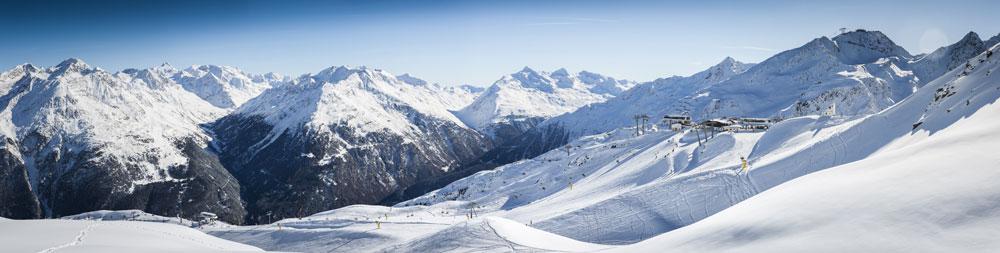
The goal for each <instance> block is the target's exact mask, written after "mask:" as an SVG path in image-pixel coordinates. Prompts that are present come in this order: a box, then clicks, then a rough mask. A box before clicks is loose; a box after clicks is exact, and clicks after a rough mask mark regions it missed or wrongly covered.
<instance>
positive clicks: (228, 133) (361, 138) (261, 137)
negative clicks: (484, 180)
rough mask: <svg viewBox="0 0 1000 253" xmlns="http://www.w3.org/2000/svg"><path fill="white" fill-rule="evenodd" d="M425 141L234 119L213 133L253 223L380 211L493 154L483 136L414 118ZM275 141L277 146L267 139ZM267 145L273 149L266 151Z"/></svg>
mask: <svg viewBox="0 0 1000 253" xmlns="http://www.w3.org/2000/svg"><path fill="white" fill-rule="evenodd" d="M401 109H402V111H404V112H408V115H410V119H411V122H412V123H414V125H415V126H416V127H417V128H419V129H420V132H421V133H422V135H421V136H419V137H417V138H416V139H411V138H413V137H406V138H404V137H402V136H399V135H395V134H390V133H385V132H370V133H366V134H360V133H357V132H355V129H351V128H349V127H347V126H344V125H332V126H329V127H328V129H311V128H309V127H306V126H305V125H301V126H300V127H297V128H289V129H299V130H286V131H285V132H282V133H281V134H279V135H277V136H269V134H270V132H271V130H272V128H273V126H271V125H270V124H268V123H267V122H266V121H265V120H264V119H263V118H262V117H260V116H246V115H240V114H234V115H230V116H227V117H224V118H222V119H220V120H219V121H218V122H216V123H215V124H214V126H213V129H214V131H215V133H216V134H217V137H218V140H219V143H220V145H219V146H220V150H219V153H220V154H221V155H220V157H221V160H222V162H223V164H225V165H226V168H228V169H229V170H230V172H231V173H232V174H233V175H235V176H236V178H237V179H239V181H240V183H241V184H242V185H243V197H244V199H245V200H246V202H247V203H246V208H247V210H248V211H249V215H248V216H247V218H246V220H247V222H249V223H262V222H269V221H273V220H276V219H281V218H287V217H302V216H306V215H310V214H313V213H316V212H320V211H325V210H330V209H334V208H338V207H342V206H346V205H351V204H359V203H363V204H376V203H379V202H380V201H382V199H384V198H386V197H388V196H390V195H392V194H394V193H396V192H397V191H401V190H403V189H405V188H407V187H409V186H411V185H413V184H415V183H416V182H417V180H418V179H424V178H436V177H439V176H441V175H443V174H445V171H446V170H445V168H447V169H453V168H456V167H458V165H459V164H461V163H462V162H464V161H469V160H472V159H475V158H476V157H478V156H479V155H480V154H482V153H483V152H485V150H488V149H489V148H490V147H491V144H490V142H489V141H488V140H487V139H485V138H484V137H483V136H482V135H480V134H478V133H476V132H474V131H472V130H470V129H466V128H463V127H460V126H458V125H456V124H454V123H451V122H446V121H442V120H437V119H432V118H430V117H426V116H424V115H421V114H419V113H416V112H414V111H413V110H410V109H407V108H401ZM272 137H273V140H271V139H270V138H272ZM266 142H269V144H263V143H266Z"/></svg>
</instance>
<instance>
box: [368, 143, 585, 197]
mask: <svg viewBox="0 0 1000 253" xmlns="http://www.w3.org/2000/svg"><path fill="white" fill-rule="evenodd" d="M569 138H570V134H569V132H567V131H566V129H565V128H564V127H562V126H561V125H546V126H539V127H535V128H532V129H530V130H528V131H527V132H525V133H523V134H521V135H520V136H517V137H516V138H513V139H510V140H508V141H506V142H504V143H503V144H500V145H498V146H496V147H495V148H493V149H491V150H490V151H489V152H486V153H485V154H483V155H482V156H480V157H478V158H477V159H475V160H472V161H469V162H466V163H463V164H462V165H461V166H460V167H458V168H457V169H454V170H450V171H448V172H447V173H445V174H444V175H441V176H438V177H433V178H425V179H423V180H421V181H419V182H417V183H416V184H414V185H412V186H410V187H407V188H406V189H404V190H403V191H401V192H399V193H397V194H396V195H393V196H390V198H386V199H384V200H383V201H382V203H383V204H395V203H398V202H402V201H405V200H409V199H412V198H415V197H419V196H421V195H424V194H425V193H428V192H431V191H433V190H436V189H439V188H441V187H444V186H446V185H448V184H450V183H451V182H454V181H456V180H459V179H462V178H465V177H468V176H470V175H472V174H475V173H476V172H479V171H484V170H491V169H494V168H496V167H499V166H502V165H505V164H508V163H512V162H516V161H520V160H523V159H529V158H534V157H536V156H538V155H541V154H543V153H545V152H548V151H550V150H553V149H557V148H559V147H562V146H563V145H566V143H569V141H570V139H569Z"/></svg>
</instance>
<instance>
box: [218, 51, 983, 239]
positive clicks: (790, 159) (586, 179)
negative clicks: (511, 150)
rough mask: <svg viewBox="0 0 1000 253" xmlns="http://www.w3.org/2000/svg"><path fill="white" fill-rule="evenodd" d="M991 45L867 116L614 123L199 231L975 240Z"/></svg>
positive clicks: (245, 235)
mask: <svg viewBox="0 0 1000 253" xmlns="http://www.w3.org/2000/svg"><path fill="white" fill-rule="evenodd" d="M992 50H994V51H995V50H997V49H996V48H995V47H994V48H993V49H992ZM998 59H1000V57H997V56H992V57H987V56H986V54H983V55H980V56H978V57H976V58H973V59H971V60H970V61H969V65H966V66H963V67H959V68H957V69H955V70H952V71H950V72H949V73H947V74H945V75H944V76H942V77H941V78H939V79H937V80H935V81H932V82H930V83H928V84H927V85H926V86H925V87H922V88H920V89H919V90H918V91H917V92H916V93H915V94H914V95H912V96H910V97H908V98H907V99H905V100H903V101H902V102H900V103H899V104H897V105H895V106H893V107H890V108H889V109H886V110H884V111H882V112H879V113H877V114H874V115H870V116H867V117H860V118H838V117H826V116H806V117H799V118H792V119H788V120H785V121H782V122H780V123H778V124H776V125H775V126H774V127H773V128H771V129H770V130H768V131H767V132H765V133H719V134H716V135H715V136H714V137H713V138H710V139H709V140H707V141H705V142H704V143H701V144H699V142H698V140H697V137H695V134H694V133H693V132H690V131H685V132H681V133H675V132H671V131H665V130H659V131H655V130H650V131H649V132H647V133H646V134H643V135H638V136H636V135H635V134H634V133H635V129H634V128H623V129H618V130H615V131H612V132H609V133H605V134H599V135H593V136H588V137H584V138H581V139H579V140H577V141H574V142H572V143H571V144H570V145H569V148H568V149H567V148H561V149H557V150H552V151H550V152H548V153H546V154H543V155H541V156H538V157H536V158H533V159H529V160H524V161H521V162H517V163H514V164H510V165H506V166H502V167H500V168H497V169H495V170H491V171H483V172H480V173H477V174H475V175H473V176H470V177H468V178H465V179H462V180H459V181H456V182H454V183H452V184H450V185H448V186H446V187H444V188H442V189H440V190H437V191H434V192H431V193H428V194H427V195H424V196H421V197H418V198H416V199H413V200H410V201H407V202H403V203H400V204H398V205H396V206H394V207H381V206H363V205H357V206H350V207H346V208H341V209H337V210H333V211H328V212H323V213H320V214H316V215H313V216H309V217H304V218H302V219H286V220H282V221H279V222H276V223H274V224H270V225H262V226H249V227H226V228H212V229H207V230H206V231H207V232H208V233H210V234H213V235H216V236H219V237H222V238H226V239H230V240H234V241H239V242H244V243H248V244H253V245H256V246H259V247H261V248H264V249H268V250H272V249H281V250H291V251H306V252H320V251H322V252H326V251H331V250H332V251H339V252H380V251H386V252H489V251H494V252H510V251H540V252H545V251H563V252H590V251H606V250H607V251H621V252H641V251H647V252H660V251H663V250H665V249H677V250H678V251H680V252H705V251H709V252H712V251H717V252H743V251H770V252H774V251H786V252H788V251H790V252H795V251H804V250H815V249H817V247H820V246H818V245H823V246H822V247H823V248H825V249H828V250H830V251H838V252H839V251H890V252H907V251H915V250H917V251H939V252H953V251H963V252H970V251H971V252H975V251H989V249H995V248H997V247H1000V245H998V244H997V243H996V242H995V241H996V240H993V238H997V237H998V236H1000V230H997V229H995V228H996V227H998V225H1000V206H998V205H996V203H998V200H1000V184H995V183H992V181H994V179H995V178H997V176H1000V171H998V170H996V168H1000V158H998V157H996V156H995V155H993V153H994V151H995V150H997V149H998V148H1000V143H998V142H997V140H1000V133H998V132H997V131H996V129H1000V122H997V121H996V120H995V119H996V118H998V117H1000V107H998V106H996V105H995V102H996V101H997V99H998V98H1000V78H997V76H996V75H994V73H993V72H995V71H997V70H998V66H1000V64H997V63H998ZM741 156H746V157H747V158H748V160H749V164H750V167H749V170H748V173H741V172H740V167H741V163H740V157H741ZM814 172H818V173H814ZM761 193H763V194H761ZM758 194H759V195H758ZM278 224H280V228H278V227H279V226H278Z"/></svg>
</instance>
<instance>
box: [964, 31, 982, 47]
mask: <svg viewBox="0 0 1000 253" xmlns="http://www.w3.org/2000/svg"><path fill="white" fill-rule="evenodd" d="M982 42H983V40H982V39H980V38H979V34H976V32H972V31H970V32H969V33H966V34H965V36H963V37H962V39H961V40H959V41H958V43H959V44H978V43H982Z"/></svg>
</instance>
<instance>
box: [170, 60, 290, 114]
mask: <svg viewBox="0 0 1000 253" xmlns="http://www.w3.org/2000/svg"><path fill="white" fill-rule="evenodd" d="M161 69H162V73H164V74H165V75H167V76H169V77H170V79H172V80H174V81H175V82H177V83H179V84H181V85H182V86H183V87H184V89H186V90H188V91H190V92H193V93H194V94H197V95H198V96H199V97H201V98H202V99H204V100H205V101H208V102H209V103H211V104H212V105H214V106H216V107H219V108H226V109H235V108H236V107H238V106H240V105H242V104H243V103H245V102H246V101H247V100H250V99H251V98H253V97H256V96H257V95H259V94H260V93H261V92H263V91H264V90H266V89H268V88H271V87H273V86H277V85H280V84H281V83H282V82H284V81H288V80H287V77H284V76H282V75H279V74H276V73H273V72H272V73H267V74H251V73H246V72H243V71H241V70H239V69H237V68H234V67H229V66H215V65H198V66H191V67H188V68H186V69H183V70H176V69H173V68H172V67H170V66H169V65H165V66H161Z"/></svg>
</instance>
